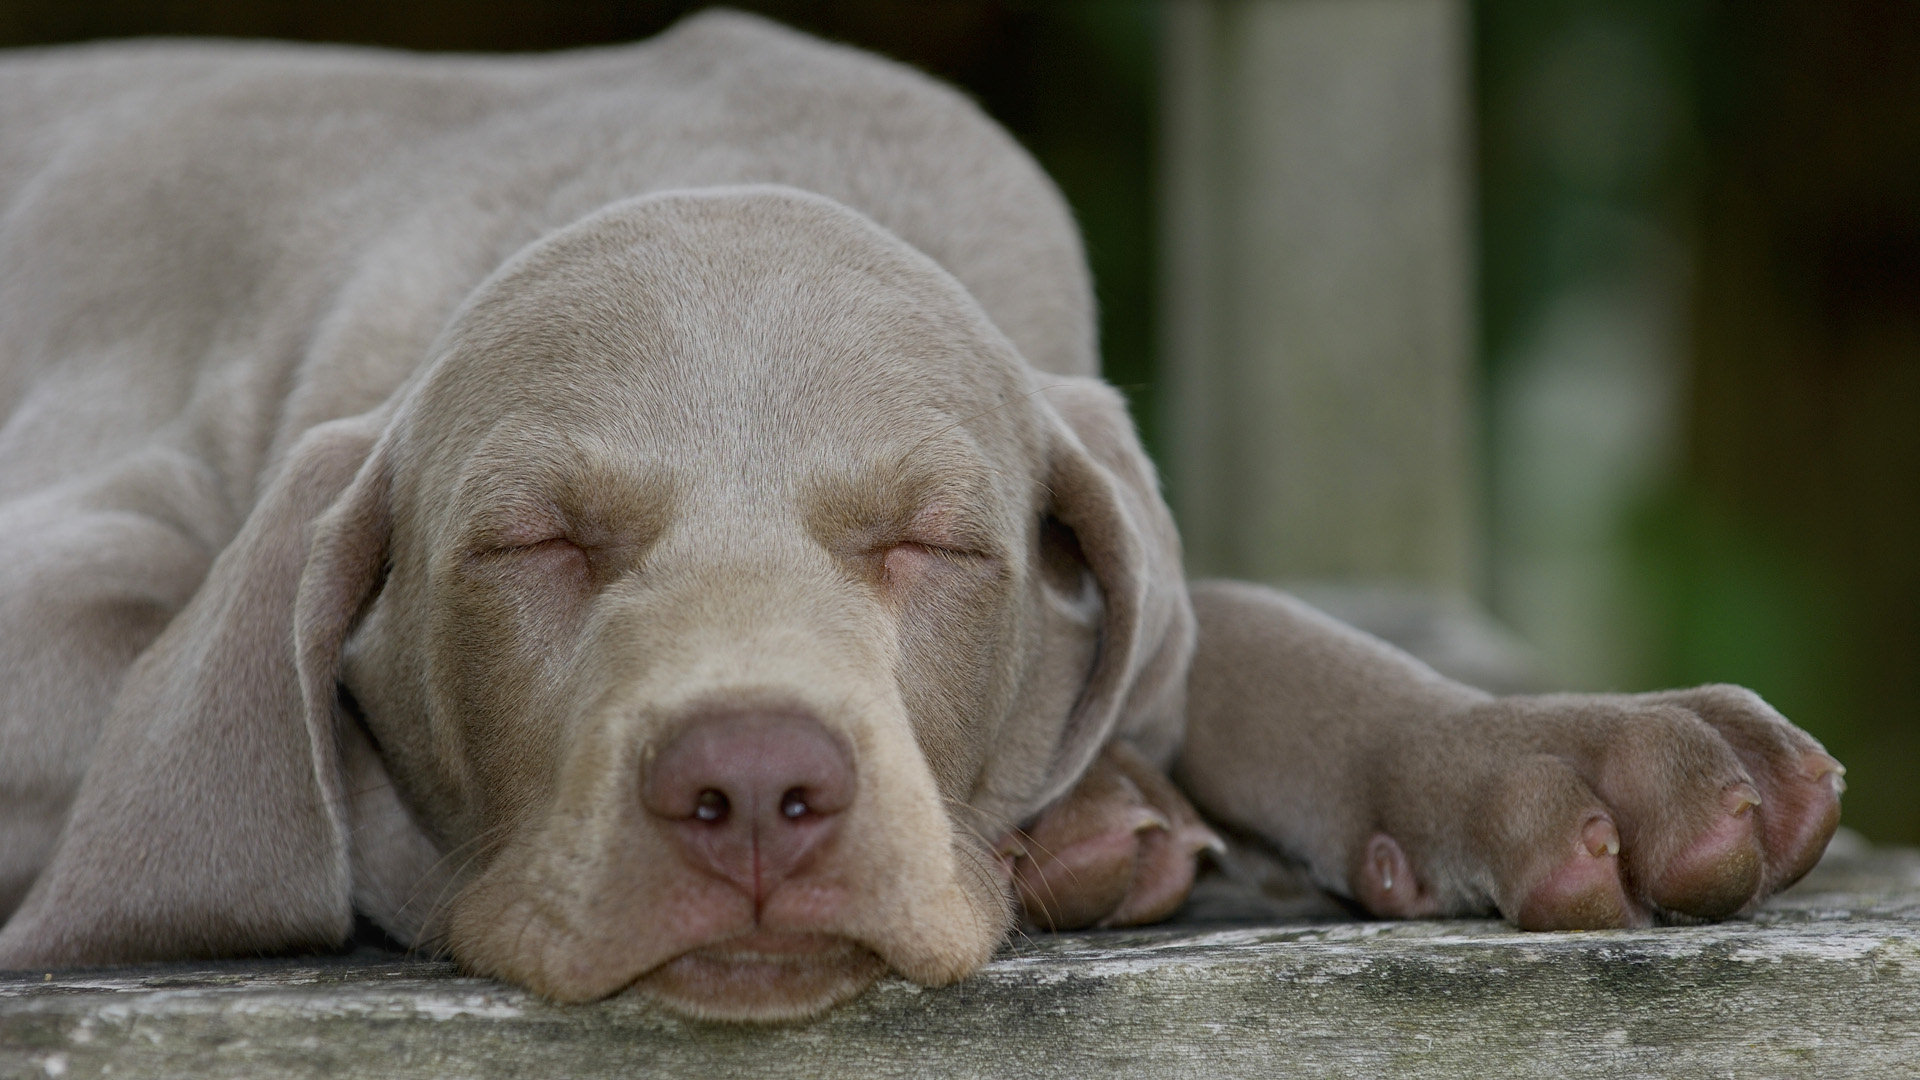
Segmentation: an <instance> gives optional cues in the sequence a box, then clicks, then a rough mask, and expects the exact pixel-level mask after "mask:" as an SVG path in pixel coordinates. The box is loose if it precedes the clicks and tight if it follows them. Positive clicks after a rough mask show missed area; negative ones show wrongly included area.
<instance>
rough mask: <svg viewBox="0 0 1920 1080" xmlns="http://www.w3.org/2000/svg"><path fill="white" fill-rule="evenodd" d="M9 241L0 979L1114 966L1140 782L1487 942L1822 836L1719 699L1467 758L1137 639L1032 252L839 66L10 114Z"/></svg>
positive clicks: (1156, 551) (674, 995)
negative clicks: (1101, 946) (277, 962)
mask: <svg viewBox="0 0 1920 1080" xmlns="http://www.w3.org/2000/svg"><path fill="white" fill-rule="evenodd" d="M0 212H3V213H4V217H3V218H0V418H4V426H0V540H3V541H4V545H5V547H4V550H5V551H6V554H7V561H6V562H5V564H4V565H0V916H4V915H5V914H6V913H7V912H8V911H9V910H10V909H15V908H16V907H17V910H14V911H13V915H12V918H11V920H10V921H8V922H7V924H6V927H5V929H4V931H0V966H6V967H20V966H27V965H51V964H67V963H89V962H101V961H109V960H123V959H142V958H161V957H168V956H184V955H204V954H221V953H237V952H252V951H258V950H278V949H287V948H301V947H327V946H329V945H332V944H334V943H337V942H338V941H339V940H341V939H342V938H343V937H344V936H345V935H346V933H347V931H348V927H349V924H350V920H351V915H352V912H353V911H354V910H355V909H356V908H357V909H358V910H360V911H362V912H364V913H365V914H367V915H368V916H370V917H371V918H373V919H374V920H375V921H376V922H378V923H379V924H381V925H382V926H384V927H385V928H387V929H388V931H389V932H391V933H393V934H394V935H395V936H397V937H399V938H401V939H402V940H406V941H409V942H417V943H420V944H423V945H433V946H442V945H443V946H445V947H447V948H450V949H451V951H452V952H453V954H454V955H455V956H456V957H458V958H459V959H460V960H461V961H462V962H464V963H466V964H467V965H468V966H470V967H472V968H474V969H476V970H479V971H484V972H490V973H495V974H499V975H501V976H503V977H507V978H511V979H515V980H517V981H520V982H523V983H526V984H528V985H531V986H533V987H535V988H536V989H539V990H541V991H543V992H545V993H548V994H550V995H553V996H555V997H559V998H563V999H573V1000H578V999H584V998H591V997H596V996H600V995H604V994H608V993H612V992H615V991H617V990H620V989H622V988H624V987H626V986H629V985H632V984H635V983H636V982H638V983H639V984H640V985H643V986H645V987H647V988H649V989H651V990H652V991H654V992H656V993H657V994H659V995H660V996H662V997H663V998H664V999H665V1000H667V1001H669V1002H671V1003H674V1004H675V1005H677V1006H678V1007H681V1008H685V1009H690V1010H693V1011H697V1012H702V1013H707V1014H711V1015H724V1016H742V1017H769V1016H780V1015H798V1014H804V1013H806V1012H809V1011H813V1010H817V1009H819V1008H822V1007H825V1006H826V1005H829V1004H831V1003H832V1002H834V1001H838V1000H843V999H844V998H845V997H847V996H848V995H850V994H852V993H856V992H858V990H859V989H861V988H862V987H864V986H865V985H867V984H868V983H869V982H870V981H871V980H872V979H873V978H874V977H875V976H876V975H878V974H879V973H881V972H883V971H886V970H889V969H891V970H893V971H896V972H899V973H901V974H903V975H906V976H908V977H910V978H913V979H916V980H919V981H922V982H926V983H930V984H933V983H940V982H945V981H949V980H951V979H954V978H958V977H960V976H962V975H964V974H965V973H966V972H968V971H970V970H972V969H973V968H974V967H977V966H978V965H979V964H980V963H981V962H982V961H983V960H984V959H985V958H986V956H987V955H989V953H990V952H991V950H992V949H993V948H994V947H995V945H996V944H997V943H998V942H999V941H1000V940H1001V939H1002V937H1003V936H1004V935H1005V934H1006V932H1007V931H1008V930H1009V928H1010V927H1011V925H1012V918H1013V912H1014V910H1015V909H1014V906H1013V905H1014V903H1015V900H1014V898H1015V897H1018V898H1020V899H1022V900H1024V902H1025V904H1026V907H1027V909H1028V911H1029V913H1030V914H1032V915H1034V917H1035V918H1037V919H1039V920H1040V921H1042V922H1052V923H1057V924H1062V925H1084V924H1089V923H1094V922H1100V921H1104V922H1107V923H1127V922H1136V921H1143V920H1146V919H1151V918H1155V917H1159V916H1162V915H1164V914H1165V913H1166V912H1167V911H1168V910H1170V909H1171V907H1172V906H1173V905H1175V904H1177V903H1178V901H1179V899H1180V897H1181V896H1182V895H1183V894H1184V890H1185V886H1186V883H1187V882H1188V881H1189V880H1190V877H1191V873H1192V863H1193V857H1194V854H1195V852H1196V851H1197V850H1198V849H1199V848H1201V847H1203V846H1204V845H1205V844H1206V843H1208V842H1209V839H1210V838H1209V835H1208V834H1207V832H1206V830H1205V829H1204V827H1202V826H1201V825H1200V824H1199V822H1198V821H1197V819H1195V818H1194V817H1193V816H1192V811H1191V809H1190V808H1189V807H1188V806H1187V804H1186V802H1185V801H1184V800H1183V799H1182V798H1181V797H1180V795H1179V793H1178V792H1176V791H1175V790H1174V789H1173V788H1172V787H1171V786H1170V785H1168V784H1167V783H1166V781H1165V779H1164V778H1163V776H1162V773H1161V770H1163V769H1167V768H1171V769H1172V770H1173V775H1174V777H1175V779H1177V780H1178V781H1179V783H1180V785H1181V787H1182V788H1184V789H1185V791H1186V794H1187V795H1188V796H1189V797H1191V798H1192V799H1193V801H1194V802H1195V803H1197V804H1199V806H1200V808H1201V809H1202V810H1203V811H1205V812H1206V813H1207V814H1208V815H1209V816H1211V817H1213V818H1215V819H1216V820H1218V821H1220V822H1223V823H1225V824H1227V825H1230V826H1232V827H1234V828H1236V829H1242V830H1246V831H1248V832H1251V833H1254V834H1257V835H1258V836H1260V837H1261V838H1263V839H1264V840H1265V841H1266V842H1268V843H1270V844H1272V845H1274V846H1275V847H1277V848H1279V849H1280V850H1282V851H1283V852H1285V853H1287V854H1288V855H1290V856H1292V857H1294V858H1297V859H1299V860H1301V861H1302V862H1304V863H1305V864H1306V866H1307V867H1308V869H1309V870H1310V872H1311V873H1312V874H1313V875H1314V876H1315V878H1316V879H1317V880H1318V881H1320V882H1321V883H1322V884H1324V885H1325V886H1327V887H1328V888H1330V889H1332V890H1334V891H1336V892H1339V893H1342V894H1344V895H1347V896H1350V897H1352V898H1354V899H1355V900H1356V901H1357V902H1359V903H1360V904H1362V905H1364V906H1365V907H1367V908H1368V909H1370V910H1372V911H1374V912H1376V913H1379V914H1383V915H1419V914H1429V913H1440V912H1453V911H1487V910H1494V909H1497V910H1499V911H1500V912H1502V913H1504V914H1505V915H1507V916H1508V917H1509V918H1512V919H1514V920H1515V921H1517V922H1519V923H1520V924H1521V925H1524V926H1533V927H1555V926H1604V925H1621V924H1625V923H1633V922H1643V921H1646V920H1648V919H1651V918H1656V917H1667V916H1673V915H1679V916H1695V917H1722V916H1725V915H1728V914H1733V913H1735V912H1738V911H1741V910H1745V909H1748V908H1750V907H1752V906H1753V905H1756V904H1758V903H1759V902H1760V900H1762V899H1764V897H1765V896H1767V895H1768V894H1770V893H1771V892H1773V891H1775V890H1777V889H1778V888H1781V887H1783V886H1784V885H1785V884H1787V883H1789V882H1791V881H1792V880H1794V879H1795V878H1797V877H1798V876H1799V875H1800V874H1801V873H1803V872H1804V871H1805V870H1806V869H1807V868H1808V867H1809V866H1811V865H1812V862H1813V861H1814V860H1815V859H1816V858H1817V857H1818V855H1819V852H1820V850H1821V849H1822V848H1823V847H1824V845H1825V841H1826V838H1827V836H1828V835H1830V833H1831V832H1832V829H1833V827H1834V824H1835V821H1836V820H1837V814H1838V801H1837V790H1838V782H1837V769H1838V766H1837V765H1836V764H1835V763H1833V762H1832V760H1831V759H1830V758H1828V757H1826V756H1825V755H1824V754H1823V753H1822V752H1821V751H1820V750H1819V747H1818V746H1817V744H1815V743H1814V742H1813V741H1812V740H1811V739H1809V738H1807V737H1806V736H1805V735H1804V734H1802V733H1800V732H1799V731H1798V730H1797V729H1794V728H1793V727H1792V726H1791V725H1789V724H1787V723H1786V722H1785V721H1783V720H1781V719H1780V718H1779V717H1778V716H1777V715H1775V714H1774V713H1772V712H1771V710H1769V709H1767V708H1766V706H1765V705H1763V704H1762V703H1760V702H1759V700H1758V699H1757V698H1754V697H1753V696H1752V695H1751V694H1748V693H1746V692H1744V691H1740V690H1737V689H1734V688H1728V687H1709V688H1702V689H1699V690H1693V691H1679V692H1674V693H1671V694H1666V695H1641V696H1633V697H1549V698H1508V699H1498V698H1492V697H1489V696H1488V695H1485V694H1482V693H1480V692H1478V691H1475V690H1472V689H1469V688H1467V687H1463V686H1459V685H1457V684H1453V683H1449V682H1447V681H1446V680H1444V679H1441V678H1440V677H1439V676H1437V675H1435V674H1433V673H1432V672H1430V671H1428V670H1426V669H1424V668H1422V667H1421V666H1420V665H1418V664H1417V663H1415V662H1413V661H1411V660H1410V659H1408V658H1406V657H1404V656H1402V655H1400V654H1397V653H1395V652H1394V651H1392V650H1391V649H1388V648H1387V647H1385V646H1384V645H1381V644H1380V643H1378V642H1375V641H1372V640H1371V639H1368V638H1365V637H1364V636H1362V635H1359V634H1357V633H1355V632H1353V631H1350V630H1347V629H1346V628H1344V627H1341V626H1339V625H1338V624H1335V623H1333V622H1331V621H1330V620H1326V619H1325V618H1323V617H1321V616H1319V615H1317V614H1315V613H1313V612H1312V611H1310V610H1308V609H1305V608H1304V607H1302V606H1300V605H1298V604H1297V603H1295V602H1293V601H1291V600H1289V599H1287V598H1285V597H1284V596H1281V595H1279V594H1276V593H1272V592H1270V591H1267V590H1263V589H1258V588H1255V587H1252V586H1241V585H1227V584H1220V585H1211V586H1204V587H1198V588H1196V589H1194V590H1192V591H1191V593H1190V592H1189V590H1188V588H1187V586H1186V584H1185V582H1184V581H1183V580H1182V577H1181V574H1180V568H1179V553H1178V544H1177V540H1176V539H1175V537H1174V534H1173V530H1172V525H1171V521H1170V519H1169V517H1168V515H1167V513H1166V510H1165V508H1164V506H1163V505H1162V503H1161V502H1160V499H1159V496H1158V494H1157V491H1156V488H1155V481H1154V478H1153V475H1152V470H1151V468H1150V467H1149V466H1148V465H1147V463H1146V460H1145V458H1144V456H1143V455H1142V454H1141V453H1140V450H1139V447H1138V445H1137V443H1136V441H1135V439H1134V436H1133V433H1132V428H1131V425H1130V423H1129V422H1128V421H1127V419H1126V416H1125V413H1124V409H1123V408H1122V407H1121V406H1120V404H1119V402H1118V399H1117V397H1116V396H1114V395H1113V394H1112V393H1111V392H1110V391H1108V390H1107V389H1106V388H1104V387H1103V386H1102V385H1100V384H1099V383H1098V382H1097V381H1096V380H1095V379H1094V378H1093V376H1094V373H1095V369H1096V358H1095V347H1094V340H1093V331H1092V318H1091V309H1092V302H1091V294H1090V289H1089V286H1088V282H1087V278H1086V272H1085V269H1084V265H1083V262H1082V258H1081V254H1080V250H1079V246H1078V240H1077V238H1076V235H1075V233H1074V231H1073V228H1072V224H1071V221H1070V218H1069V217H1068V214H1067V212H1066V210H1065V208H1064V206H1063V205H1062V203H1061V201H1060V199H1059V197H1058V195H1057V194H1056V193H1055V192H1054V190H1053V189H1052V188H1051V186H1050V185H1049V184H1048V183H1047V182H1046V180H1045V179H1044V177H1043V176H1041V174H1040V173H1039V172H1038V171H1037V169H1036V168H1035V167H1034V166H1033V164H1032V163H1031V162H1030V161H1029V160H1028V159H1027V158H1026V157H1025V156H1024V155H1023V154H1022V153H1021V152H1020V151H1019V150H1018V149H1017V148H1016V147H1015V146H1014V145H1013V144H1012V142H1011V141H1010V140H1009V139H1008V138H1007V137H1006V136H1005V135H1004V134H1003V133H1001V132H1000V131H999V130H998V129H996V128H995V127H994V126H993V125H992V124H991V123H989V122H988V121H986V120H985V119H984V118H983V117H981V116H980V115H979V113H978V112H977V111H976V110H975V109H974V108H973V107H972V106H970V105H969V104H967V103H966V102H965V101H964V100H962V99H961V98H959V97H958V96H957V95H955V94H953V93H952V92H951V91H948V90H946V89H944V88H942V87H939V86H937V85H935V84H933V83H931V82H930V81H928V80H926V79H924V78H923V77H920V76H918V75H915V74H913V73H911V72H908V71H905V70H903V69H901V68H898V67H896V66H894V65H892V64H888V63H885V62H883V61H879V60H876V59H874V58H871V57H866V56H863V55H860V54H858V53H854V52H851V51H849V50H845V49H840V48H836V47H831V46H826V45H822V44H820V43H817V42H813V41H811V40H809V39H806V38H804V37H801V36H799V35H796V34H792V33H790V32H787V31H784V30H780V29H778V28H774V27H771V26H768V25H767V24H764V23H761V22H759V21H757V20H753V19H748V18H745V17H741V16H731V15H717V16H704V17H701V18H698V19H695V20H691V21H689V22H688V23H686V24H683V25H682V26H681V27H679V28H677V29H676V30H674V31H672V32H671V33H669V34H667V35H663V36H662V37H660V38H657V39H655V40H653V41H651V42H648V43H645V44H643V45H639V46H634V47H630V48H625V49H615V50H605V51H594V52H586V53H579V54H572V55H566V56H559V57H551V58H538V59H515V60H505V59H484V60H483V59H472V58H454V59H432V60H428V59H421V58H414V57H401V56H396V55H390V54H382V53H373V52H360V51H350V50H317V49H311V50H310V49H293V48H264V47H257V46H252V47H228V46H212V45H185V46H159V45H136V46H109V47H102V48H84V49H75V50H64V51H55V52H50V53H46V54H41V55H29V56H24V57H20V58H16V59H14V60H13V61H11V62H10V63H9V64H8V65H7V66H4V67H0ZM1196 615H1197V619H1196ZM1196 627H1197V630H1196ZM1196 634H1197V644H1196ZM1015 825H1021V826H1025V827H1026V828H1025V832H1024V833H1023V832H1020V831H1018V830H1015V829H1014V828H1013V826H1015ZM1023 837H1025V838H1026V839H1024V840H1023V839H1022V838H1023Z"/></svg>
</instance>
